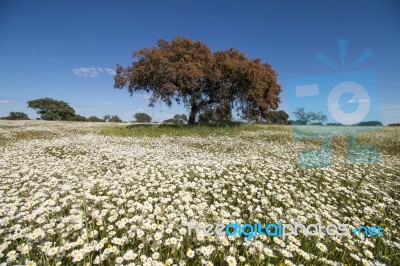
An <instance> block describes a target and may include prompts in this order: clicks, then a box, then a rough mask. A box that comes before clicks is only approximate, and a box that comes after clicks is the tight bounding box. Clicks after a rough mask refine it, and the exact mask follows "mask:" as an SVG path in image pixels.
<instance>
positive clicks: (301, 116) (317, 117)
mask: <svg viewBox="0 0 400 266" xmlns="http://www.w3.org/2000/svg"><path fill="white" fill-rule="evenodd" d="M293 114H294V115H295V116H296V118H297V121H296V124H303V125H307V124H309V123H311V122H313V121H314V123H316V122H317V123H318V124H322V123H324V122H325V121H326V120H327V117H326V115H324V114H323V113H322V112H318V113H315V112H313V111H310V112H306V111H305V109H304V108H303V107H302V108H297V109H296V111H294V112H293Z"/></svg>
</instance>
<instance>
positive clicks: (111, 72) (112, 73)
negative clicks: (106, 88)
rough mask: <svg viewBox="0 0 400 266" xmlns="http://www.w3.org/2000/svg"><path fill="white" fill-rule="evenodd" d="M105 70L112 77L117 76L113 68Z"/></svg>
mask: <svg viewBox="0 0 400 266" xmlns="http://www.w3.org/2000/svg"><path fill="white" fill-rule="evenodd" d="M104 70H105V71H106V72H107V74H109V75H111V76H115V70H114V69H112V68H106V67H105V68H104Z"/></svg>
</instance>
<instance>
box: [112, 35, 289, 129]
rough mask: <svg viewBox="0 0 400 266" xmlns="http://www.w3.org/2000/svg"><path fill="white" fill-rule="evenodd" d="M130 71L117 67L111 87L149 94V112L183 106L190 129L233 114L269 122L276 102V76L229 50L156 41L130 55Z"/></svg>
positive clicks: (177, 40) (179, 39) (263, 65)
mask: <svg viewBox="0 0 400 266" xmlns="http://www.w3.org/2000/svg"><path fill="white" fill-rule="evenodd" d="M133 57H134V58H136V59H137V60H135V61H134V62H133V63H132V66H128V67H122V66H120V65H118V66H117V70H116V75H115V77H114V80H115V84H114V87H115V88H118V89H122V88H125V87H127V89H128V91H129V92H130V94H131V95H133V93H134V92H139V91H144V92H147V93H152V96H151V98H150V106H153V105H154V103H155V102H156V101H162V102H164V103H166V104H167V105H168V106H171V105H172V102H173V101H176V102H177V103H180V102H183V103H184V104H185V106H186V107H188V109H189V120H188V123H189V124H194V123H195V122H196V118H197V117H199V116H203V117H204V116H207V115H210V114H212V117H218V119H220V120H229V119H230V118H231V117H232V111H233V110H236V111H237V114H238V115H240V116H241V117H242V118H244V119H247V120H258V119H259V118H260V117H261V115H263V116H268V113H269V111H270V110H271V109H272V110H275V109H277V107H278V104H279V102H280V98H279V93H280V92H281V87H280V86H279V85H278V84H277V74H276V72H275V71H274V70H273V69H272V68H271V66H270V65H269V64H268V63H262V62H261V59H248V58H247V57H246V56H245V55H244V54H243V53H242V52H240V51H238V50H235V49H230V50H227V51H218V52H214V53H213V52H211V50H210V48H209V47H207V46H206V45H205V44H203V43H202V42H200V41H192V40H190V39H188V38H183V37H176V38H175V39H173V40H171V41H166V40H163V39H160V40H159V41H158V42H157V47H153V48H142V49H140V50H138V51H134V52H133Z"/></svg>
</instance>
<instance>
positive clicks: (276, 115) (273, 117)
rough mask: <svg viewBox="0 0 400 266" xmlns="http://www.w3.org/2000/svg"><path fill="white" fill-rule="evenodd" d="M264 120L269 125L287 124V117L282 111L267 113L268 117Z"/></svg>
mask: <svg viewBox="0 0 400 266" xmlns="http://www.w3.org/2000/svg"><path fill="white" fill-rule="evenodd" d="M263 118H264V117H263ZM264 119H265V120H266V121H267V122H268V123H270V124H279V125H288V124H289V115H288V114H287V113H286V112H285V111H283V110H279V111H270V112H269V113H268V117H266V118H264Z"/></svg>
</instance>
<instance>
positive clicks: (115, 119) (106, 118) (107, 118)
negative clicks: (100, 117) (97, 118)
mask: <svg viewBox="0 0 400 266" xmlns="http://www.w3.org/2000/svg"><path fill="white" fill-rule="evenodd" d="M104 121H105V122H115V123H121V122H122V119H121V118H119V116H118V115H105V116H104Z"/></svg>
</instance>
